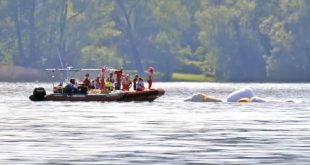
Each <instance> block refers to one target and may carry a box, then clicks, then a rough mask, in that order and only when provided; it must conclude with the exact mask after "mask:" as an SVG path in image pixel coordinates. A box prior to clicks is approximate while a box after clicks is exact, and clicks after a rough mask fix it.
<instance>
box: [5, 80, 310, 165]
mask: <svg viewBox="0 0 310 165" xmlns="http://www.w3.org/2000/svg"><path fill="white" fill-rule="evenodd" d="M155 85H157V87H162V88H164V89H166V95H165V96H164V97H162V98H160V99H158V100H156V101H155V102H151V103H150V102H143V103H136V102H129V103H127V102H126V103H115V102H111V103H100V102H87V103H85V102H30V101H29V100H28V96H29V95H30V94H31V93H32V90H33V88H34V87H38V86H43V87H45V88H46V89H49V88H50V84H32V83H13V84H12V83H11V84H9V83H0V87H1V89H2V90H1V91H2V97H1V100H0V108H1V110H0V148H1V151H0V152H1V153H0V164H26V163H30V164H35V163H47V164H52V163H61V164H66V163H69V164H77V163H81V164H89V163H97V164H142V163H147V164H195V163H197V164H199V163H202V164H213V163H214V164H265V163H272V164H275V163H276V164H309V163H310V157H309V154H310V127H309V126H310V120H309V119H310V102H309V100H308V98H309V96H310V85H309V84H230V83H157V84H155ZM246 86H248V87H252V88H253V90H254V92H255V93H256V95H258V96H260V97H263V98H267V99H268V100H272V101H274V102H268V103H248V104H246V103H189V102H183V100H184V99H185V98H187V97H189V96H190V95H192V94H193V93H198V92H199V93H206V94H209V95H213V96H217V97H220V98H223V99H224V98H225V97H226V96H227V95H228V94H229V93H230V92H231V91H233V90H235V89H239V88H242V87H246ZM287 100H293V101H294V102H293V103H292V102H285V101H287Z"/></svg>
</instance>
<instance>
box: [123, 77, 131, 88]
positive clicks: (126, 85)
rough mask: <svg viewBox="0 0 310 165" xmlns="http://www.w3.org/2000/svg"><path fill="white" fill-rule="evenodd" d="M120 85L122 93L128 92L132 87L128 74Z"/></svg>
mask: <svg viewBox="0 0 310 165" xmlns="http://www.w3.org/2000/svg"><path fill="white" fill-rule="evenodd" d="M122 85H123V91H129V89H130V87H131V85H132V81H131V80H130V76H129V74H127V75H126V76H125V78H124V80H123V81H122Z"/></svg>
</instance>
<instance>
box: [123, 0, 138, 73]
mask: <svg viewBox="0 0 310 165" xmlns="http://www.w3.org/2000/svg"><path fill="white" fill-rule="evenodd" d="M123 3H124V2H123V1H121V0H118V1H117V5H118V6H119V8H120V9H121V12H122V13H123V16H124V17H125V20H126V24H125V26H126V27H124V28H125V29H126V33H127V34H126V35H127V37H128V41H129V44H130V48H131V56H132V60H133V61H134V64H135V67H136V69H137V70H138V73H139V74H140V75H141V76H143V75H144V71H143V67H142V63H141V56H140V52H139V51H138V48H137V44H136V42H135V38H134V35H133V32H132V25H131V23H130V18H129V17H130V16H129V14H128V13H127V12H126V9H125V7H124V4H123Z"/></svg>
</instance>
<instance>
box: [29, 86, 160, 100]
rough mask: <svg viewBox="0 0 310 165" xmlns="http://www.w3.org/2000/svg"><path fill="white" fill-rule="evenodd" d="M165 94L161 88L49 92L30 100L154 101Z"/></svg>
mask: <svg viewBox="0 0 310 165" xmlns="http://www.w3.org/2000/svg"><path fill="white" fill-rule="evenodd" d="M164 94H165V91H164V90H163V89H151V90H145V91H120V92H115V93H110V94H73V95H67V94H49V95H46V96H45V97H44V98H43V99H41V100H36V99H33V95H32V96H30V100H32V101H100V102H110V101H154V100H155V99H157V98H158V97H160V96H162V95H164Z"/></svg>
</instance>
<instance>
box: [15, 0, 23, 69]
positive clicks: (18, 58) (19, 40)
mask: <svg viewBox="0 0 310 165" xmlns="http://www.w3.org/2000/svg"><path fill="white" fill-rule="evenodd" d="M13 5H14V11H15V12H13V19H14V26H15V33H16V38H17V44H18V55H17V56H16V59H14V62H15V63H16V64H17V65H20V66H24V65H25V53H24V45H23V41H22V34H21V33H22V32H21V25H20V1H19V0H14V1H13Z"/></svg>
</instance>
